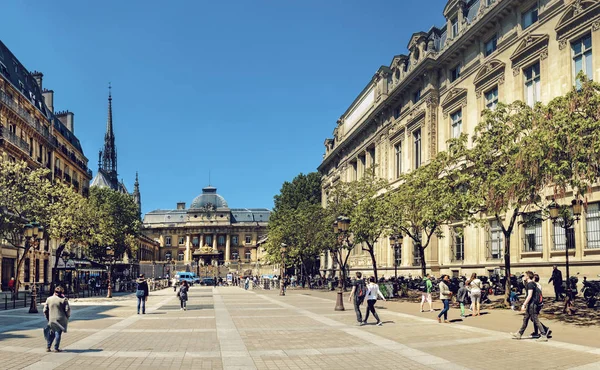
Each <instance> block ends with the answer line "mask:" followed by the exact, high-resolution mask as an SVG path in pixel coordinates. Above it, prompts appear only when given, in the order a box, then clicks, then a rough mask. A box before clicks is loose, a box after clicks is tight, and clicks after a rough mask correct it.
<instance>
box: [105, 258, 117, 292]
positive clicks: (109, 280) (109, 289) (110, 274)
mask: <svg viewBox="0 0 600 370" xmlns="http://www.w3.org/2000/svg"><path fill="white" fill-rule="evenodd" d="M114 259H115V251H114V250H113V249H112V248H111V247H106V260H107V261H108V266H107V269H108V287H107V289H106V291H107V292H106V298H112V262H113V261H114Z"/></svg>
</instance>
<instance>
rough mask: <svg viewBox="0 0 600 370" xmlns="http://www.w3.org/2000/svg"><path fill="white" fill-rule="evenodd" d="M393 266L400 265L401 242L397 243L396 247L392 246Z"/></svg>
mask: <svg viewBox="0 0 600 370" xmlns="http://www.w3.org/2000/svg"><path fill="white" fill-rule="evenodd" d="M393 251H394V266H400V265H402V244H398V248H394V249H393Z"/></svg>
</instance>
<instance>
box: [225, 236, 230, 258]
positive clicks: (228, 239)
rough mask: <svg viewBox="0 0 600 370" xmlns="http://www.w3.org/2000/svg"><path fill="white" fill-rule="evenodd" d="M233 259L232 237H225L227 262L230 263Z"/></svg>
mask: <svg viewBox="0 0 600 370" xmlns="http://www.w3.org/2000/svg"><path fill="white" fill-rule="evenodd" d="M230 259H231V235H230V234H227V235H226V236H225V262H229V261H230Z"/></svg>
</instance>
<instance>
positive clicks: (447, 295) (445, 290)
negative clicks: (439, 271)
mask: <svg viewBox="0 0 600 370" xmlns="http://www.w3.org/2000/svg"><path fill="white" fill-rule="evenodd" d="M449 285H450V276H448V275H442V281H440V285H439V286H440V299H441V300H442V303H443V304H444V308H443V309H442V310H441V311H440V313H439V315H438V322H439V323H441V322H442V316H444V322H445V323H449V321H448V311H450V299H452V291H450V288H449Z"/></svg>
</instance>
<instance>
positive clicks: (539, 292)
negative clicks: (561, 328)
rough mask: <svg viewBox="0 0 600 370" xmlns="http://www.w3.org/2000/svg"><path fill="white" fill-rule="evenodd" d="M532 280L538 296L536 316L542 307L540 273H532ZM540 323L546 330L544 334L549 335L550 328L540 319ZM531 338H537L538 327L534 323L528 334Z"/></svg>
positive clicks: (538, 335)
mask: <svg viewBox="0 0 600 370" xmlns="http://www.w3.org/2000/svg"><path fill="white" fill-rule="evenodd" d="M533 281H534V282H535V285H536V286H537V289H538V290H537V293H538V294H539V296H540V299H539V302H540V304H538V305H537V313H538V317H539V314H540V311H541V310H542V307H544V298H543V294H542V285H541V284H540V275H538V274H533ZM540 324H541V325H542V326H543V327H544V331H545V332H546V336H548V337H549V336H550V334H552V330H550V328H549V327H547V326H546V325H544V323H543V322H541V321H540ZM530 337H531V338H539V337H540V334H539V328H538V327H537V326H536V325H534V326H533V333H531V335H530Z"/></svg>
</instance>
